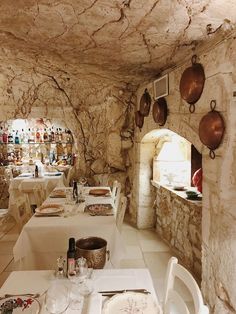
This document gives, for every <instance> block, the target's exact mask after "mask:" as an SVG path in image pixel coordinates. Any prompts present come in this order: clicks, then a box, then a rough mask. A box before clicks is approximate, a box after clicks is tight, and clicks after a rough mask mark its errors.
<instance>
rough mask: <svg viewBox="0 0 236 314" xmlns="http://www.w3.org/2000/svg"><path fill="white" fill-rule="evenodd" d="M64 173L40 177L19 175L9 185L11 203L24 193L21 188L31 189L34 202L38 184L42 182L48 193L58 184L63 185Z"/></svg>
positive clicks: (31, 198)
mask: <svg viewBox="0 0 236 314" xmlns="http://www.w3.org/2000/svg"><path fill="white" fill-rule="evenodd" d="M63 181H64V174H63V173H61V175H57V176H47V175H45V176H43V177H40V178H33V177H24V176H18V177H16V178H14V179H12V180H11V183H10V186H9V194H10V199H9V204H14V203H16V202H17V198H18V197H19V196H20V195H21V194H22V193H21V189H25V190H31V191H32V193H30V194H29V197H30V203H31V204H34V203H35V202H34V194H33V189H34V187H35V186H36V185H38V184H40V185H41V186H42V188H43V189H44V190H45V192H46V194H48V193H47V192H48V189H50V191H51V190H53V189H54V188H55V187H56V186H63V185H64V184H63Z"/></svg>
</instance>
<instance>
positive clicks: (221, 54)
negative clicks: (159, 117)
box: [130, 38, 236, 314]
mask: <svg viewBox="0 0 236 314" xmlns="http://www.w3.org/2000/svg"><path fill="white" fill-rule="evenodd" d="M194 53H198V51H195V52H194ZM190 58H191V56H189V63H185V64H184V65H183V66H181V67H179V68H177V69H175V70H173V71H172V72H170V73H169V96H167V97H166V100H167V103H168V109H169V115H168V118H167V122H166V124H165V126H164V127H163V128H167V129H170V130H172V131H174V132H176V133H178V134H179V135H181V136H183V137H185V138H186V139H187V140H188V141H190V142H192V143H193V144H194V146H195V147H196V148H197V149H198V151H199V152H201V153H202V157H203V159H202V164H203V200H202V291H203V293H204V297H205V302H207V303H208V305H209V307H210V310H211V313H214V314H223V313H235V312H236V294H235V291H236V267H235V264H236V229H235V221H236V210H235V204H236V193H235V191H236V168H235V165H234V163H235V158H236V100H235V96H233V95H235V93H234V91H235V89H236V74H235V73H236V41H235V39H234V38H231V39H228V40H225V41H223V42H222V43H221V44H218V45H217V46H215V47H214V48H211V50H209V51H207V52H205V53H202V54H200V55H199V61H200V63H202V64H203V66H204V69H205V75H206V82H205V86H204V90H203V93H202V96H201V98H200V100H199V101H198V102H197V103H196V110H195V112H194V113H193V114H191V113H189V109H188V107H189V106H188V104H187V103H186V102H185V101H183V100H182V99H181V97H180V93H179V82H180V78H181V74H182V73H183V71H184V69H185V68H186V67H188V66H190V64H191V62H190ZM145 87H147V88H148V90H149V92H150V93H151V94H152V95H153V92H152V84H151V83H147V84H144V85H143V86H142V88H140V89H139V91H138V97H137V99H138V102H137V104H139V100H140V97H141V95H142V93H143V92H144V89H145ZM212 99H215V100H216V102H217V106H216V110H218V111H220V113H221V114H222V115H223V118H224V121H225V125H226V131H225V135H224V138H223V141H222V143H221V145H220V147H219V148H218V149H217V150H216V158H215V159H214V160H212V159H210V158H209V150H208V149H207V147H205V146H203V145H202V144H201V142H200V139H199V136H198V126H199V122H200V120H201V118H202V117H203V116H204V115H205V114H206V113H207V112H209V111H210V101H211V100H212ZM137 109H138V105H137ZM158 128H160V127H159V126H158V125H157V124H155V123H154V121H153V119H152V115H151V114H150V115H149V117H147V118H145V122H144V126H143V128H142V131H141V132H139V130H138V129H136V132H135V147H134V155H133V163H134V167H135V172H136V176H135V182H134V187H139V183H141V182H140V178H141V176H140V171H141V170H140V168H139V166H140V164H139V162H138V160H139V159H140V156H141V147H142V145H141V143H142V139H143V138H144V136H145V135H146V134H148V133H149V132H150V131H152V130H155V129H158ZM142 176H143V173H142ZM141 193H142V191H141V189H139V188H137V189H136V190H135V189H134V190H133V191H132V195H131V210H130V212H131V214H132V217H133V219H134V220H135V219H136V222H137V223H138V221H137V217H138V214H135V207H136V209H137V211H138V212H140V211H142V204H141V205H139V204H138V203H137V195H141ZM146 207H147V204H146ZM152 207H153V204H151V203H150V204H149V211H152V210H153V209H152ZM147 215H150V213H149V214H148V213H147Z"/></svg>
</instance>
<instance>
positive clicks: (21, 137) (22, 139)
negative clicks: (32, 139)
mask: <svg viewBox="0 0 236 314" xmlns="http://www.w3.org/2000/svg"><path fill="white" fill-rule="evenodd" d="M20 142H21V143H23V144H24V143H26V142H27V141H26V138H25V131H24V129H22V130H21V133H20Z"/></svg>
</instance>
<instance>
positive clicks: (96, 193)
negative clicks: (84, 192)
mask: <svg viewBox="0 0 236 314" xmlns="http://www.w3.org/2000/svg"><path fill="white" fill-rule="evenodd" d="M109 192H110V190H108V189H92V190H90V191H89V194H90V195H94V196H103V195H106V194H108V193H109Z"/></svg>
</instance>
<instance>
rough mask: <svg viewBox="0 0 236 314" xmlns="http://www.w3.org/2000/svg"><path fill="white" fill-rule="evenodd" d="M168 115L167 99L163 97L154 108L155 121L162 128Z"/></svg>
mask: <svg viewBox="0 0 236 314" xmlns="http://www.w3.org/2000/svg"><path fill="white" fill-rule="evenodd" d="M167 113H168V109H167V103H166V100H165V98H164V97H161V98H159V99H157V100H156V101H155V102H154V104H153V107H152V116H153V120H154V121H155V122H156V123H158V124H159V125H160V126H163V125H164V124H165V123H166V119H167Z"/></svg>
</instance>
